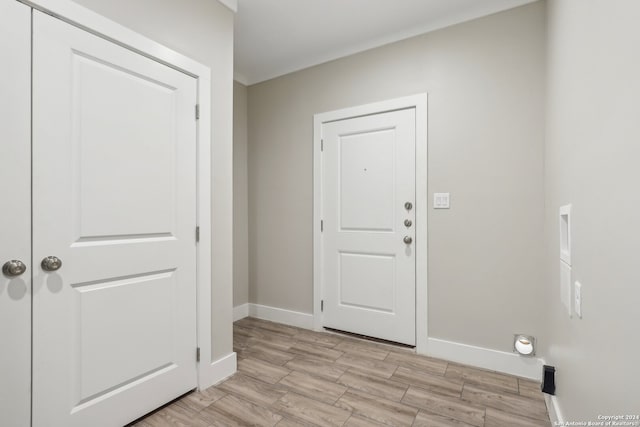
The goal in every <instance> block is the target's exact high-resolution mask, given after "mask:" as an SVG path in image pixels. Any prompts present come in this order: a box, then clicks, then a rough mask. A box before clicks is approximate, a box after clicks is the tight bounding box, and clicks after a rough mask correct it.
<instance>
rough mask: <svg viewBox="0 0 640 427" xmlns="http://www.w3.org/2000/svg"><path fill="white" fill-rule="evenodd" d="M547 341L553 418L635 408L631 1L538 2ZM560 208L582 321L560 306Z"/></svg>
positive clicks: (639, 308) (639, 203) (636, 87)
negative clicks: (543, 20)
mask: <svg viewBox="0 0 640 427" xmlns="http://www.w3.org/2000/svg"><path fill="white" fill-rule="evenodd" d="M548 7H549V10H548V24H549V35H548V73H547V79H548V108H547V112H548V115H547V143H546V150H545V151H546V160H545V164H546V195H547V197H546V206H547V208H546V229H547V232H546V240H547V253H548V259H547V262H546V265H547V266H548V268H547V277H546V280H545V281H546V282H547V283H548V296H547V300H548V303H547V305H546V310H545V312H546V316H548V318H549V333H550V336H549V339H548V341H546V342H545V343H549V344H548V345H546V346H545V347H546V348H544V349H543V352H544V353H545V355H546V357H547V362H548V363H550V364H553V365H555V366H556V368H557V369H558V371H557V398H558V403H559V405H560V408H561V410H562V412H563V415H564V418H565V420H569V421H580V420H582V421H585V420H596V417H597V416H598V415H615V414H638V413H639V412H640V388H638V379H639V378H640V364H639V363H638V355H639V354H640V341H639V340H638V328H639V326H640V269H638V255H639V254H640V238H639V237H640V234H639V233H638V211H639V210H640V191H639V190H638V184H639V183H640V167H639V166H638V165H639V163H638V162H639V159H640V120H639V117H640V110H639V108H638V99H640V77H639V76H640V59H639V58H640V56H639V53H638V52H639V51H638V47H639V46H640V26H638V21H639V20H640V2H637V1H635V0H616V1H615V2H612V1H607V0H590V1H588V2H585V1H578V0H573V1H572V0H565V1H550V2H549V5H548ZM567 203H571V204H572V206H573V212H572V233H573V239H572V240H573V251H572V265H573V280H578V281H580V282H581V284H582V286H583V290H582V294H583V296H582V298H583V303H582V315H583V318H582V319H578V318H576V317H574V318H573V319H569V317H568V316H567V314H566V310H564V309H563V306H562V304H561V302H560V289H559V286H560V285H559V269H560V265H559V261H558V257H559V255H558V254H559V248H558V244H559V237H558V233H559V230H558V228H559V225H558V224H559V220H558V208H559V207H560V206H561V205H564V204H567Z"/></svg>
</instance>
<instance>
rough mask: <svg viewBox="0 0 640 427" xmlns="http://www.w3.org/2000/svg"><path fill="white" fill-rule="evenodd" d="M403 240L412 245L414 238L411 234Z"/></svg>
mask: <svg viewBox="0 0 640 427" xmlns="http://www.w3.org/2000/svg"><path fill="white" fill-rule="evenodd" d="M402 241H403V242H405V243H406V244H407V245H410V244H411V242H413V239H412V238H411V236H404V239H402Z"/></svg>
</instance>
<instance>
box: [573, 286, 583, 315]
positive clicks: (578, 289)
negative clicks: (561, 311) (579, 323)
mask: <svg viewBox="0 0 640 427" xmlns="http://www.w3.org/2000/svg"><path fill="white" fill-rule="evenodd" d="M573 297H574V299H575V301H573V309H574V310H575V312H576V316H578V317H579V318H581V319H582V284H580V282H578V281H576V283H575V289H574V293H573Z"/></svg>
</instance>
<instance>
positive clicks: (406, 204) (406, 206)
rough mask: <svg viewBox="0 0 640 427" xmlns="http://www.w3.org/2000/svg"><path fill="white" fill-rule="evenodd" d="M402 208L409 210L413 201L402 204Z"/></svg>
mask: <svg viewBox="0 0 640 427" xmlns="http://www.w3.org/2000/svg"><path fill="white" fill-rule="evenodd" d="M404 208H405V209H406V210H408V211H410V210H411V209H413V203H411V202H407V203H405V204H404Z"/></svg>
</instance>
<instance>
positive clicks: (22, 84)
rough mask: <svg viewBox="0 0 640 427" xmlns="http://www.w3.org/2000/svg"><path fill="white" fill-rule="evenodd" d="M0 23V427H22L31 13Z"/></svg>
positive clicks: (26, 401) (25, 415)
mask: <svg viewBox="0 0 640 427" xmlns="http://www.w3.org/2000/svg"><path fill="white" fill-rule="evenodd" d="M0 19H1V20H2V22H1V23H0V58H2V59H0V64H1V65H0V183H2V193H1V194H0V218H1V220H0V267H3V266H5V265H6V267H5V269H4V270H5V271H4V272H2V273H0V425H1V426H11V427H26V426H29V425H30V423H29V413H30V411H31V396H30V394H29V393H30V384H31V265H30V261H31V177H30V169H31V148H30V145H31V144H30V140H31V136H30V135H31V131H30V129H31V113H30V110H31V103H30V95H29V93H30V92H29V91H30V89H29V88H30V85H31V9H30V8H29V7H27V6H25V5H23V4H21V3H18V2H17V1H9V0H2V1H0ZM12 261H14V262H13V263H12ZM22 265H24V268H26V270H24V271H22Z"/></svg>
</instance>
